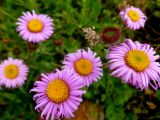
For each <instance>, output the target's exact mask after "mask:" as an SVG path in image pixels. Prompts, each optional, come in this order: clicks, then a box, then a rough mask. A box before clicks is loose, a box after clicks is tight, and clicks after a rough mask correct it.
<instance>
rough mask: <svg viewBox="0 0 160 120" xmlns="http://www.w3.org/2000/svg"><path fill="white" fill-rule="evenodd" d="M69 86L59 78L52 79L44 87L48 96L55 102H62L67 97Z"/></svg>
mask: <svg viewBox="0 0 160 120" xmlns="http://www.w3.org/2000/svg"><path fill="white" fill-rule="evenodd" d="M69 92H70V90H69V87H68V85H67V84H66V83H65V82H64V81H63V80H61V79H55V80H52V81H51V82H50V83H49V84H48V86H47V89H46V93H47V96H48V98H49V99H50V100H51V101H53V102H55V103H62V102H63V101H65V100H67V99H68V97H69Z"/></svg>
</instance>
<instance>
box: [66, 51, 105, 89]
mask: <svg viewBox="0 0 160 120" xmlns="http://www.w3.org/2000/svg"><path fill="white" fill-rule="evenodd" d="M96 55H97V54H96V53H95V52H93V51H91V50H90V49H89V48H88V51H85V50H84V49H79V50H77V51H76V52H75V53H69V54H68V55H66V56H65V59H64V61H63V64H64V66H63V68H71V69H73V70H74V73H75V74H76V75H77V76H79V77H81V78H82V79H83V84H84V86H89V85H91V84H92V83H93V82H96V81H97V80H98V79H100V78H101V77H102V75H103V69H102V62H101V59H100V57H96Z"/></svg>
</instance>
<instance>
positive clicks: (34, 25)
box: [28, 19, 43, 33]
mask: <svg viewBox="0 0 160 120" xmlns="http://www.w3.org/2000/svg"><path fill="white" fill-rule="evenodd" d="M28 30H29V31H31V32H35V33H37V32H41V31H42V30H43V23H42V22H41V21H40V20H38V19H32V20H30V21H29V22H28Z"/></svg>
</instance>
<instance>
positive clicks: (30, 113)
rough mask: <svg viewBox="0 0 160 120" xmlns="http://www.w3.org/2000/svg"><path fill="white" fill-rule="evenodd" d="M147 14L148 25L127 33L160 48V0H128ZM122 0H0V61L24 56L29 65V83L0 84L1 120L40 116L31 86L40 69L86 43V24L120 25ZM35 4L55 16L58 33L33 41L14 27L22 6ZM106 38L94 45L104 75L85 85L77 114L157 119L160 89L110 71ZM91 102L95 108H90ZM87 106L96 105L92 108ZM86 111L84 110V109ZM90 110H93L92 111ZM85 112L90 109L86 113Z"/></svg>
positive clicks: (87, 118) (82, 118)
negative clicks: (132, 83)
mask: <svg viewBox="0 0 160 120" xmlns="http://www.w3.org/2000/svg"><path fill="white" fill-rule="evenodd" d="M127 3H129V4H130V5H133V6H135V7H139V8H141V9H142V10H143V12H144V13H145V14H146V15H147V17H148V20H147V23H146V25H145V28H144V29H140V30H138V31H131V30H129V29H123V31H122V32H121V41H122V40H123V39H124V38H131V39H132V40H139V41H141V42H143V43H144V42H145V43H149V44H151V45H152V46H154V48H155V49H156V50H157V52H158V53H159V52H160V51H159V50H160V49H159V48H160V44H159V42H160V0H134V1H133V0H127ZM123 5H125V1H122V0H1V1H0V55H1V56H0V61H3V60H4V59H7V58H8V57H13V58H19V59H23V60H24V61H25V63H26V64H27V65H28V66H29V68H30V73H29V76H28V80H27V81H26V84H25V85H24V86H23V87H21V88H15V89H6V88H2V89H1V90H0V120H37V119H39V114H38V113H37V112H36V111H35V110H34V106H35V103H34V102H33V101H32V94H30V93H29V90H30V89H31V88H32V87H33V83H34V81H36V80H37V79H39V75H40V73H42V72H52V71H53V70H54V69H55V68H59V67H60V66H61V65H62V64H61V62H62V60H63V58H64V55H65V54H67V53H69V52H74V51H76V50H77V49H79V48H86V47H88V44H87V42H86V40H85V39H84V33H83V32H82V28H83V27H95V30H96V31H97V33H99V34H101V32H102V31H103V29H104V28H105V27H107V26H114V27H120V26H121V25H122V21H121V20H120V17H119V15H118V14H119V9H120V7H122V6H123ZM31 10H35V11H36V13H44V14H48V15H49V16H51V17H52V18H53V19H54V25H55V26H54V27H55V33H54V35H53V36H52V37H51V38H50V39H49V40H47V41H45V42H42V43H39V44H30V43H28V42H26V41H24V40H22V38H21V37H20V36H19V35H18V33H17V32H16V24H15V23H16V22H17V18H18V17H19V16H21V15H22V12H25V11H31ZM107 48H108V44H102V43H99V44H98V45H97V46H95V47H92V48H91V49H92V50H94V51H95V52H97V53H98V55H99V56H100V57H101V58H102V61H103V63H104V76H103V77H102V79H101V80H99V81H98V82H97V83H94V84H93V85H91V86H90V87H89V88H88V89H87V94H86V95H84V100H85V101H87V102H86V103H85V104H83V106H89V107H85V108H83V109H85V110H86V111H85V110H84V111H85V112H84V111H82V110H79V111H78V112H77V113H76V115H77V116H78V114H80V115H79V116H78V117H76V118H75V119H76V120H100V119H101V120H103V119H107V120H117V119H119V120H138V119H140V120H156V119H157V120H158V119H160V109H159V108H160V91H157V92H155V91H153V90H151V89H148V90H147V91H139V90H136V89H134V88H132V86H129V85H127V84H123V83H122V82H121V80H118V79H116V78H113V77H111V76H109V73H110V72H109V71H108V69H107V68H106V66H105V63H106V62H107V60H106V59H105V55H106V54H107ZM92 107H93V108H94V109H92ZM88 108H90V109H92V110H90V109H89V110H88ZM82 113H83V114H82ZM88 113H89V114H88ZM85 114H87V115H85ZM94 115H96V116H97V117H93V116H94Z"/></svg>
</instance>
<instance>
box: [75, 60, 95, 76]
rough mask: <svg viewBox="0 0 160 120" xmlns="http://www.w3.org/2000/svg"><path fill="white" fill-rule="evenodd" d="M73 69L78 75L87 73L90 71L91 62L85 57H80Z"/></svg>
mask: <svg viewBox="0 0 160 120" xmlns="http://www.w3.org/2000/svg"><path fill="white" fill-rule="evenodd" d="M75 69H76V71H77V72H78V73H79V74H80V75H84V76H85V75H89V74H91V72H92V62H91V61H90V60H87V59H80V60H77V61H76V62H75Z"/></svg>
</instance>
